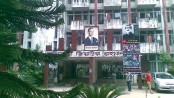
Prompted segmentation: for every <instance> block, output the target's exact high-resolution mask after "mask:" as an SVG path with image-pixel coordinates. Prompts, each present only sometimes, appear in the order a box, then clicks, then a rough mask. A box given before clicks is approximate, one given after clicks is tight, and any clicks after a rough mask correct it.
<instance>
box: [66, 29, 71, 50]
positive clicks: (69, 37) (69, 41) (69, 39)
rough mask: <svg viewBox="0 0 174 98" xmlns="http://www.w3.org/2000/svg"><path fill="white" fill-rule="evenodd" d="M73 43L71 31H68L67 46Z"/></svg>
mask: <svg viewBox="0 0 174 98" xmlns="http://www.w3.org/2000/svg"><path fill="white" fill-rule="evenodd" d="M70 44H71V32H67V38H66V47H70Z"/></svg>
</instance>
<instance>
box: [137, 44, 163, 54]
mask: <svg viewBox="0 0 174 98" xmlns="http://www.w3.org/2000/svg"><path fill="white" fill-rule="evenodd" d="M140 52H141V53H159V52H160V47H159V43H140Z"/></svg>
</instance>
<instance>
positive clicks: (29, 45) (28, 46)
mask: <svg viewBox="0 0 174 98" xmlns="http://www.w3.org/2000/svg"><path fill="white" fill-rule="evenodd" d="M27 48H28V49H31V41H29V42H28V45H27Z"/></svg>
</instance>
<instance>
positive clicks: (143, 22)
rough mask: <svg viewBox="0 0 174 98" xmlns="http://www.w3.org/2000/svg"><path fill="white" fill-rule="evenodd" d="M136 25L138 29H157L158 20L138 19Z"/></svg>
mask: <svg viewBox="0 0 174 98" xmlns="http://www.w3.org/2000/svg"><path fill="white" fill-rule="evenodd" d="M138 24H139V28H140V29H157V28H158V20H157V19H156V18H152V19H148V18H140V19H139V23H138Z"/></svg>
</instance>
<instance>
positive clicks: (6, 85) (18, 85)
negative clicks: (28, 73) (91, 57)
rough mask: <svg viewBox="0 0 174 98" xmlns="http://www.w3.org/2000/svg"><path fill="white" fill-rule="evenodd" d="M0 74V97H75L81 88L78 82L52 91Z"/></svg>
mask: <svg viewBox="0 0 174 98" xmlns="http://www.w3.org/2000/svg"><path fill="white" fill-rule="evenodd" d="M0 74H1V75H0V80H1V82H0V98H75V97H76V96H78V95H79V94H80V91H81V88H83V85H82V84H78V85H76V86H75V87H73V88H72V89H71V90H69V91H65V92H54V91H52V90H43V89H37V88H35V87H34V86H32V85H30V84H28V83H26V82H24V81H22V80H20V79H19V78H17V77H16V76H14V75H12V74H9V73H5V72H0Z"/></svg>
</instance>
